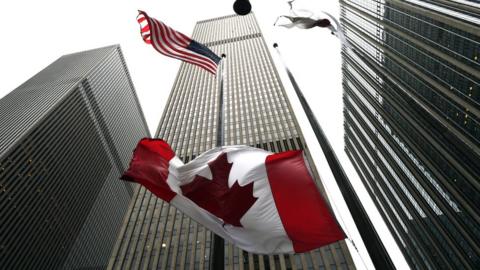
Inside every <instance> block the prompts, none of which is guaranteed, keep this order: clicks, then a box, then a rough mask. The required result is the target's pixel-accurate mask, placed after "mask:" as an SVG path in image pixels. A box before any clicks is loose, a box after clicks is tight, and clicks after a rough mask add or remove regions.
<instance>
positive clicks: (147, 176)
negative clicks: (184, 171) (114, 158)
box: [120, 138, 177, 202]
mask: <svg viewBox="0 0 480 270" xmlns="http://www.w3.org/2000/svg"><path fill="white" fill-rule="evenodd" d="M174 156H175V153H174V152H173V150H172V149H171V148H170V146H169V145H168V144H167V143H166V142H165V141H164V140H160V139H149V138H144V139H141V140H140V141H139V142H138V144H137V147H136V148H135V151H134V152H133V158H132V160H131V161H130V166H129V168H128V170H127V171H126V172H125V173H124V174H123V175H122V177H120V179H122V180H126V181H130V182H136V183H139V184H141V185H143V186H145V187H146V188H147V189H148V190H150V191H151V192H152V193H153V194H155V195H157V196H158V197H159V198H161V199H162V200H165V201H167V202H170V201H171V200H172V199H173V197H175V195H177V193H175V192H174V191H172V190H171V189H170V187H169V186H168V184H167V178H168V167H169V165H170V164H169V162H170V160H171V159H172V158H173V157H174Z"/></svg>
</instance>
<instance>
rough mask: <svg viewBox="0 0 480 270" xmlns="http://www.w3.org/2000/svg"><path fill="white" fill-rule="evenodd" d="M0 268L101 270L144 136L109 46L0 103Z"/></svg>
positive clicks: (115, 50)
mask: <svg viewBox="0 0 480 270" xmlns="http://www.w3.org/2000/svg"><path fill="white" fill-rule="evenodd" d="M0 122H1V123H2V124H1V125H0V205H1V207H0V224H1V230H0V268H2V269H60V268H63V269H104V268H105V267H106V265H107V263H108V260H109V257H110V254H111V251H112V247H113V245H114V244H115V240H116V236H117V235H118V231H119V229H120V227H121V225H122V221H123V217H124V216H125V212H126V211H127V209H128V205H129V202H130V200H131V198H132V195H133V187H132V186H131V185H130V184H128V183H124V182H121V181H119V180H118V178H119V177H120V175H121V173H123V171H124V170H125V169H126V168H127V167H128V162H129V160H130V157H131V149H132V148H133V147H135V145H136V143H137V141H138V139H140V138H141V137H145V136H148V135H149V132H148V129H147V125H146V122H145V120H144V117H143V114H142V112H141V109H140V106H139V103H138V100H137V97H136V94H135V90H134V88H133V85H132V82H131V80H130V76H129V73H128V70H127V67H126V65H125V60H124V59H123V56H122V53H121V51H120V47H119V46H109V47H105V48H100V49H96V50H91V51H86V52H80V53H75V54H70V55H65V56H62V57H60V58H59V59H58V60H56V61H55V62H54V63H52V64H51V65H49V66H48V67H46V68H45V69H44V70H42V71H40V72H39V73H38V74H37V75H35V76H34V77H32V78H31V79H29V80H28V81H26V82H25V83H23V84H22V85H20V86H19V87H18V88H16V89H15V90H13V91H12V92H11V93H10V94H8V95H7V96H5V97H4V98H2V99H1V100H0Z"/></svg>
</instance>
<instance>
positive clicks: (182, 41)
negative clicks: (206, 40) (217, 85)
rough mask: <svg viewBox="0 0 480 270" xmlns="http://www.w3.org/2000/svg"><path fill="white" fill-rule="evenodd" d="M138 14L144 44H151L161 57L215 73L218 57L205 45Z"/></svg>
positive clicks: (142, 14) (141, 12)
mask: <svg viewBox="0 0 480 270" xmlns="http://www.w3.org/2000/svg"><path fill="white" fill-rule="evenodd" d="M138 12H139V14H138V16H137V21H138V23H139V24H140V34H141V35H142V38H143V40H144V41H145V43H147V44H151V45H152V46H153V48H155V50H157V51H158V52H159V53H161V54H163V55H166V56H169V57H173V58H176V59H179V60H182V61H185V62H188V63H191V64H194V65H197V66H199V67H201V68H203V69H206V70H207V71H209V72H210V73H213V74H215V73H216V71H217V67H218V64H219V63H220V60H221V58H220V57H219V56H218V55H216V54H215V53H214V52H212V51H211V50H210V49H209V48H207V47H206V46H205V45H203V44H200V43H198V42H196V41H195V40H192V39H191V38H189V37H187V36H186V35H184V34H182V33H180V32H178V31H175V30H173V29H172V28H170V27H168V26H167V25H165V24H164V23H162V22H161V21H159V20H157V19H154V18H151V17H149V16H148V15H147V13H145V12H143V11H140V10H139V11H138Z"/></svg>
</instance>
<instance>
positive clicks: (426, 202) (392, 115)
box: [341, 0, 480, 269]
mask: <svg viewBox="0 0 480 270" xmlns="http://www.w3.org/2000/svg"><path fill="white" fill-rule="evenodd" d="M479 14H480V5H479V4H478V1H444V0H438V1H420V0H415V1H414V0H411V1H410V0H409V1H398V0H386V1H360V0H343V1H341V22H342V26H343V28H344V29H345V31H346V36H347V39H348V41H349V42H350V44H351V45H352V48H351V49H350V48H346V47H344V48H343V74H344V79H343V86H344V102H345V109H344V114H345V134H346V135H345V144H346V152H347V154H348V155H349V157H350V159H351V160H352V163H353V164H354V166H355V167H356V169H357V171H358V173H359V175H360V177H361V179H362V181H363V183H364V184H365V186H366V188H367V190H368V192H369V193H370V195H371V197H372V198H373V200H374V202H375V204H376V205H377V207H378V209H379V211H380V213H381V214H382V216H383V218H384V219H385V222H386V223H387V225H388V227H389V228H390V230H391V232H392V234H393V236H394V238H395V239H396V241H397V243H398V245H399V247H400V249H401V250H402V252H403V253H404V255H405V258H406V260H407V262H408V263H409V265H410V266H411V267H412V268H414V269H471V268H478V266H479V265H480V207H479V206H480V166H479V164H480V106H479V105H480V17H479Z"/></svg>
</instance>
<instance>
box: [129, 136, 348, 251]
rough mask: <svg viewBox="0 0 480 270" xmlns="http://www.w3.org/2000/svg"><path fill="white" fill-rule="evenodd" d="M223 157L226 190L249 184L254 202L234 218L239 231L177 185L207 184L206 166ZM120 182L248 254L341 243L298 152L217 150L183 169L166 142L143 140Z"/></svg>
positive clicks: (341, 236) (209, 175) (239, 148)
mask: <svg viewBox="0 0 480 270" xmlns="http://www.w3.org/2000/svg"><path fill="white" fill-rule="evenodd" d="M223 153H226V154H227V159H228V162H229V163H232V167H231V170H230V173H229V176H228V187H229V188H232V186H234V185H240V186H241V187H245V186H246V185H249V184H250V183H253V191H252V193H253V197H255V198H257V199H256V201H255V202H254V204H253V205H252V206H251V207H250V209H248V211H247V212H245V214H244V215H243V217H242V218H241V219H240V222H241V227H239V226H233V225H230V224H225V222H224V221H223V220H221V219H220V218H218V217H216V216H215V215H213V214H211V213H210V212H208V211H206V210H205V209H203V208H201V207H199V206H198V205H197V204H195V202H193V201H192V200H190V199H189V198H187V197H186V196H184V195H182V186H184V185H188V184H189V183H191V182H192V181H193V179H194V177H195V176H196V175H200V176H203V177H205V178H206V179H212V172H211V170H210V167H209V166H208V163H209V162H211V161H213V160H215V159H216V158H217V157H218V156H219V155H221V154H223ZM122 179H124V180H129V181H133V182H137V183H140V184H142V185H143V186H145V187H146V188H147V189H149V190H150V191H151V192H153V193H154V194H155V195H156V196H158V197H160V198H161V199H163V200H165V201H167V202H169V203H170V204H172V205H174V206H175V207H176V208H177V209H179V210H180V211H182V212H183V213H185V214H186V215H188V216H189V217H191V218H192V219H194V220H196V221H197V222H199V223H201V224H202V225H204V226H206V227H207V228H209V229H210V230H212V231H213V232H215V233H216V234H218V235H220V236H222V237H223V238H224V239H226V240H227V241H229V242H231V243H234V244H236V245H237V246H238V247H240V248H241V249H243V250H246V251H249V252H253V253H259V254H278V253H293V252H295V253H299V252H306V251H309V250H312V249H315V248H318V247H321V246H324V245H327V244H330V243H333V242H336V241H339V240H342V239H344V238H345V235H344V233H343V231H342V229H341V228H340V227H339V225H338V224H337V222H336V220H335V218H334V217H333V216H332V214H331V213H330V210H329V208H328V206H327V205H326V203H325V202H324V201H323V199H322V197H321V195H320V193H319V192H318V189H317V187H316V185H315V183H314V182H313V179H312V177H311V175H310V172H309V170H308V168H307V166H306V165H305V161H304V157H303V153H302V152H301V151H288V152H283V153H278V154H274V153H271V152H267V151H264V150H262V149H258V148H252V147H248V146H228V147H217V148H214V149H212V150H209V151H207V152H205V153H203V154H202V155H200V156H199V157H197V158H195V159H194V160H192V161H190V162H189V163H187V164H183V163H182V162H181V161H180V159H178V158H177V157H176V156H175V153H174V152H173V151H172V150H171V149H170V147H169V146H168V144H167V143H166V142H164V141H162V140H158V139H143V140H141V141H140V142H139V144H138V146H137V148H136V150H135V153H134V157H133V159H132V162H131V163H130V168H129V169H128V171H127V172H126V173H125V174H124V175H123V177H122ZM233 207H234V208H235V205H234V206H233ZM230 210H231V209H230Z"/></svg>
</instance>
